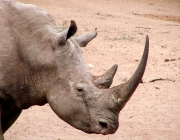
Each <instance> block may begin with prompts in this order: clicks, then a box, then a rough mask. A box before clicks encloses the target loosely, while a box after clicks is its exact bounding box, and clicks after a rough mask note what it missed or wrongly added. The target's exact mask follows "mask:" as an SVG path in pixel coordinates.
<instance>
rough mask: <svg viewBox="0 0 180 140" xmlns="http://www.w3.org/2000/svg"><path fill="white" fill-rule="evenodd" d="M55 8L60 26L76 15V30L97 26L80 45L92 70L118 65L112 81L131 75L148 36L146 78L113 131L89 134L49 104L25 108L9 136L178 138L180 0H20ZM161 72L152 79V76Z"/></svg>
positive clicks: (41, 139)
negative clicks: (93, 34)
mask: <svg viewBox="0 0 180 140" xmlns="http://www.w3.org/2000/svg"><path fill="white" fill-rule="evenodd" d="M20 1H21V2H24V3H31V4H35V5H38V6H40V7H42V8H43V9H45V10H46V11H48V12H49V13H51V14H52V15H53V16H54V18H55V19H56V21H57V22H58V23H59V25H60V26H61V27H62V28H65V27H67V26H68V24H69V22H70V20H72V19H73V20H75V21H76V23H77V26H78V32H77V35H81V34H84V33H87V32H90V31H92V30H94V28H97V29H98V36H97V37H96V39H94V40H93V41H92V42H91V43H89V45H88V46H87V47H86V48H82V51H83V57H84V60H85V62H86V64H87V65H88V64H92V65H93V67H92V68H91V69H90V71H91V72H92V73H94V74H97V75H100V74H102V73H104V72H105V71H106V70H107V69H109V68H110V67H111V66H112V65H113V64H118V65H119V68H118V71H117V74H116V76H115V79H114V83H113V85H117V84H119V83H121V82H122V80H123V79H126V78H127V79H128V78H129V77H130V76H131V75H132V73H133V72H134V70H135V69H136V67H137V65H138V63H139V62H138V61H139V60H140V58H141V55H142V52H143V48H144V42H145V36H146V35H147V34H148V35H149V37H150V54H149V60H148V65H147V69H146V72H145V75H144V77H143V81H144V83H143V84H140V86H139V87H138V88H137V90H136V92H135V93H134V95H133V97H132V98H131V100H130V101H129V103H128V104H127V105H126V107H125V108H124V110H123V111H121V113H120V118H119V119H120V120H119V121H120V122H119V123H120V127H119V129H118V130H117V132H116V133H115V134H113V135H107V136H103V135H95V134H91V135H89V134H85V133H83V132H81V131H79V130H76V129H75V128H73V127H71V126H69V125H68V124H66V123H65V122H63V121H62V120H61V119H59V118H58V117H57V116H56V115H55V114H54V113H53V111H52V110H51V109H50V107H49V105H45V106H43V107H39V106H34V107H31V108H29V109H27V110H24V111H23V113H22V114H21V116H20V117H19V118H18V120H17V121H16V123H15V124H14V125H13V126H12V127H11V128H10V129H9V130H8V131H7V132H6V133H5V139H6V140H120V139H121V140H180V1H179V0H159V1H157V0H151V1H149V0H75V1H72V0H64V1H63V0H20ZM156 78H163V79H167V78H168V79H169V80H159V81H155V82H149V81H150V80H152V79H156Z"/></svg>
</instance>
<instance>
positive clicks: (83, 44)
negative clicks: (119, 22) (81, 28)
mask: <svg viewBox="0 0 180 140" xmlns="http://www.w3.org/2000/svg"><path fill="white" fill-rule="evenodd" d="M96 35H97V29H96V28H95V30H94V31H93V32H91V33H88V34H85V35H81V36H79V37H77V38H76V41H77V42H78V43H79V46H80V47H86V45H87V44H88V43H89V41H91V40H92V39H93V38H95V37H96Z"/></svg>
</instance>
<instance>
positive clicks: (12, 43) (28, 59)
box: [0, 0, 149, 140]
mask: <svg viewBox="0 0 180 140" xmlns="http://www.w3.org/2000/svg"><path fill="white" fill-rule="evenodd" d="M76 30H77V27H76V23H75V22H74V21H71V23H70V26H69V28H67V29H66V30H64V31H63V30H61V29H60V28H59V26H58V25H57V24H56V22H55V21H54V20H53V18H52V17H51V16H50V15H49V14H48V13H47V12H45V11H43V10H41V9H40V8H38V7H36V6H33V5H26V4H22V3H19V2H14V1H11V0H0V34H1V35H0V118H1V122H0V140H3V133H5V132H6V131H7V130H8V128H9V127H10V126H11V125H12V124H13V123H14V122H15V120H16V119H17V118H18V116H19V115H20V113H21V111H22V110H23V109H27V108H29V107H30V106H32V105H44V104H46V103H49V104H50V106H51V108H52V110H53V111H54V112H55V113H56V114H57V115H58V116H59V118H61V119H63V120H64V121H66V122H67V123H69V124H70V125H72V126H74V127H75V128H77V129H80V130H82V131H84V132H86V133H97V134H104V135H105V134H112V133H115V132H116V130H117V128H118V125H119V123H118V117H119V112H120V110H121V109H123V107H124V106H125V104H126V103H127V102H128V100H129V99H130V97H131V96H132V94H133V92H134V91H135V89H136V87H137V86H138V84H139V82H140V80H141V79H142V76H143V74H144V71H145V67H146V62H147V58H148V50H149V39H148V36H147V38H146V45H145V50H144V54H143V57H142V60H141V62H140V64H139V66H138V68H137V70H136V71H135V73H134V74H133V76H132V77H131V78H130V80H129V81H128V82H127V83H124V84H122V85H119V86H116V87H112V88H109V87H110V86H111V84H112V81H113V77H114V75H115V73H116V70H117V65H114V66H113V67H111V68H110V69H109V70H108V71H107V72H106V73H104V74H103V75H101V76H94V75H93V74H91V73H90V72H89V71H88V69H87V68H86V65H85V64H84V61H83V59H82V55H81V49H80V47H85V46H86V45H87V44H88V42H89V41H91V40H92V39H93V38H94V37H95V36H96V35H97V33H96V30H95V31H93V32H92V33H89V34H87V35H82V36H79V37H76V38H73V37H72V36H73V35H74V34H75V32H76Z"/></svg>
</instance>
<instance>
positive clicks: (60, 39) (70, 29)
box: [53, 20, 77, 47]
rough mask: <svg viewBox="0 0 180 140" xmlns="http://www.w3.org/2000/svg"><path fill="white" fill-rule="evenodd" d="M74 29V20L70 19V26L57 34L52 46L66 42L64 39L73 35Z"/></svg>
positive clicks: (75, 29) (75, 28)
mask: <svg viewBox="0 0 180 140" xmlns="http://www.w3.org/2000/svg"><path fill="white" fill-rule="evenodd" d="M76 31H77V26H76V22H75V21H73V20H71V23H70V26H69V27H68V28H67V29H65V30H64V31H63V32H61V33H60V34H58V35H57V36H56V38H55V40H53V46H55V47H57V46H61V45H64V44H66V41H67V40H68V39H69V38H70V37H71V36H73V35H74V34H75V33H76Z"/></svg>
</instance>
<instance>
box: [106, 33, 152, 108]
mask: <svg viewBox="0 0 180 140" xmlns="http://www.w3.org/2000/svg"><path fill="white" fill-rule="evenodd" d="M148 53H149V37H148V36H146V43H145V48H144V52H143V56H142V58H141V61H140V63H139V66H138V68H137V69H136V71H135V72H134V74H133V75H132V77H131V78H130V79H129V80H128V81H127V82H126V83H123V84H121V85H118V86H115V87H112V88H110V89H109V90H110V93H113V95H114V96H113V99H114V100H115V102H117V103H118V104H119V105H120V108H119V109H120V110H122V109H123V107H124V106H125V104H126V103H127V102H128V100H129V99H130V98H131V96H132V95H133V93H134V91H135V89H136V88H137V86H138V85H139V83H140V81H141V79H142V77H143V74H144V71H145V68H146V63H147V59H148Z"/></svg>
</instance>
